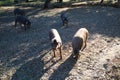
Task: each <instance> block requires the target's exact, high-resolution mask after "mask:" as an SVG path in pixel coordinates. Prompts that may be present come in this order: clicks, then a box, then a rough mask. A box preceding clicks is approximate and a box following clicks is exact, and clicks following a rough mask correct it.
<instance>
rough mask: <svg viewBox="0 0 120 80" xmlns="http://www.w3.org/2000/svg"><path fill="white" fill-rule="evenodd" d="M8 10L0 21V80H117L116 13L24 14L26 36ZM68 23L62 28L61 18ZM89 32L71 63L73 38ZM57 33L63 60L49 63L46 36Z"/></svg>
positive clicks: (119, 31)
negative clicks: (64, 16)
mask: <svg viewBox="0 0 120 80" xmlns="http://www.w3.org/2000/svg"><path fill="white" fill-rule="evenodd" d="M11 11H12V10H10V11H8V12H7V13H9V14H7V15H4V14H3V15H2V16H1V17H0V79H1V80H119V79H120V8H113V7H102V6H81V7H76V8H56V9H48V10H41V9H40V8H38V9H37V8H36V9H35V8H29V10H27V9H26V12H27V15H28V16H29V18H30V20H31V22H32V26H31V28H30V29H28V30H27V31H24V30H22V29H19V32H18V33H17V32H16V31H15V29H14V27H13V26H14V17H13V15H12V12H11ZM61 12H65V13H66V14H67V15H68V18H69V25H68V27H65V26H62V22H61V19H60V13H61ZM81 27H85V28H87V29H88V31H89V38H88V43H87V47H86V49H85V50H84V51H83V52H81V56H80V58H79V59H78V60H77V61H76V60H75V59H73V57H72V47H71V40H72V36H73V35H74V34H75V32H76V31H77V30H78V29H79V28H81ZM51 28H56V29H57V30H58V32H59V34H60V35H61V38H62V41H63V47H62V54H63V60H60V59H59V58H60V57H59V54H58V55H57V57H56V58H54V57H53V53H52V51H50V48H51V46H50V42H49V37H48V32H49V30H50V29H51Z"/></svg>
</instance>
